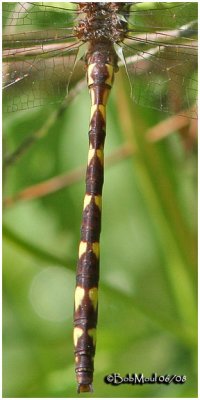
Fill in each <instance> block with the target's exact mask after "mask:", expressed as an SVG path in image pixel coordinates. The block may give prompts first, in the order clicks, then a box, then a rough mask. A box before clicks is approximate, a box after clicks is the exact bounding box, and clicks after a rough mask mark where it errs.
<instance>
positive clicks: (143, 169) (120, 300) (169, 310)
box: [3, 73, 197, 398]
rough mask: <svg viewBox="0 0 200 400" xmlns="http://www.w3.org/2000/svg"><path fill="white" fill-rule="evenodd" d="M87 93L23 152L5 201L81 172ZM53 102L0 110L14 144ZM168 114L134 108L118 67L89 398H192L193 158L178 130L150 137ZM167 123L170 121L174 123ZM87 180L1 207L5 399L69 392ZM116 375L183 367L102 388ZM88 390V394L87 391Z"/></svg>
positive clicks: (10, 170)
mask: <svg viewBox="0 0 200 400" xmlns="http://www.w3.org/2000/svg"><path fill="white" fill-rule="evenodd" d="M89 104H90V100H89V95H88V93H87V89H84V90H82V91H81V92H80V93H79V94H78V95H77V96H76V98H75V99H74V100H73V102H71V103H70V104H69V105H68V107H67V109H66V111H65V112H64V113H62V114H61V115H60V116H59V118H57V119H56V121H55V123H54V124H52V126H51V127H50V129H49V131H48V134H47V135H44V136H43V137H42V138H40V140H38V141H36V142H35V143H34V144H33V145H32V146H31V147H27V151H25V152H24V154H23V156H21V157H19V159H16V160H15V162H14V164H13V165H11V166H9V167H7V168H5V171H4V195H5V198H8V197H10V196H14V195H15V194H16V193H18V192H20V191H21V190H23V189H24V188H27V187H30V186H32V185H35V184H37V183H39V182H43V181H46V180H48V179H50V178H52V177H56V176H59V175H60V174H64V173H66V171H73V170H75V169H76V168H77V167H81V169H83V170H85V165H86V159H87V147H88V140H87V131H88V121H89V115H90V110H89ZM54 110H55V109H54V108H51V107H46V108H43V109H42V110H40V109H37V108H36V109H33V110H26V111H21V112H19V113H17V114H15V113H13V114H9V115H8V116H5V117H4V121H3V122H4V126H3V132H4V136H3V137H4V148H5V151H6V153H11V152H12V151H14V150H15V149H16V148H18V147H19V146H20V143H22V142H23V140H25V138H27V137H29V136H30V135H31V134H33V133H34V132H35V131H37V129H39V128H40V127H41V126H43V125H44V124H45V123H46V122H47V121H48V118H50V116H51V115H52V113H53V112H54ZM166 118H167V116H166V115H164V114H161V113H160V112H157V111H155V110H151V109H146V108H140V107H138V106H135V105H134V104H133V103H132V102H131V100H130V89H129V85H128V81H127V78H126V77H124V75H123V74H120V73H119V74H117V75H116V85H115V87H114V88H113V93H112V94H111V96H110V99H109V104H108V114H107V139H106V146H105V147H106V148H105V157H107V156H109V155H112V154H113V152H114V151H115V150H120V149H123V146H124V144H126V145H127V144H128V148H129V149H134V150H133V151H132V152H131V151H130V152H129V153H128V154H127V155H124V156H123V152H122V157H121V159H118V160H117V161H115V162H114V161H113V162H111V163H109V165H107V167H106V169H105V185H104V192H103V215H102V235H101V278H100V295H99V321H98V332H97V350H96V357H95V373H94V393H93V394H92V397H94V398H95V397H108V398H109V397H125V398H129V397H134V398H140V397H144V398H146V397H147V398H148V397H152V398H153V397H158V398H165V397H181V398H189V397H197V338H196V336H197V329H196V323H197V316H196V308H197V293H196V292H197V284H196V282H197V275H196V263H197V250H196V246H197V244H196V235H197V223H196V221H197V193H196V191H197V178H196V174H197V166H196V151H195V145H194V146H193V147H191V148H190V149H189V150H187V149H186V147H185V146H184V143H185V142H184V137H183V136H181V133H180V131H179V132H178V131H175V130H174V132H173V134H171V135H168V136H167V137H166V138H165V139H162V140H160V141H157V142H156V143H150V142H149V141H147V140H146V133H147V131H148V129H150V128H151V127H153V126H155V125H156V124H157V123H158V122H160V121H161V120H162V119H166ZM172 131H173V129H172ZM84 186H85V184H84V179H82V178H80V179H79V180H76V181H74V183H71V184H70V185H67V186H66V187H65V188H63V189H61V190H59V191H56V190H55V192H52V193H51V194H49V195H48V196H43V197H40V195H39V193H38V196H36V197H35V198H34V199H32V200H29V201H28V200H27V201H22V200H21V201H20V199H18V201H16V202H15V203H13V204H12V205H10V207H8V206H7V207H6V206H5V210H4V225H3V239H4V241H3V397H14V398H15V397H19V398H20V397H32V398H37V397H50V398H54V397H57V398H62V397H67V398H68V397H72V398H76V397H77V393H76V382H75V374H74V360H73V342H72V329H73V315H72V314H73V296H74V287H75V269H76V261H77V251H78V244H79V238H80V221H81V214H82V200H83V196H84V190H85V189H84ZM113 372H116V373H120V374H121V376H124V375H125V374H127V373H131V374H132V373H134V372H135V373H138V374H139V373H141V372H142V373H143V374H144V375H145V376H151V374H152V373H153V372H155V373H157V374H158V375H166V374H167V375H168V374H169V375H171V374H176V375H185V376H186V377H187V380H186V382H185V383H184V384H174V383H172V384H170V385H164V384H163V385H158V384H155V385H153V384H151V385H143V386H141V385H137V386H134V385H131V384H130V385H128V384H127V385H120V386H112V385H106V384H105V382H104V377H105V376H106V375H108V374H111V373H113ZM83 397H91V394H85V395H84V396H83Z"/></svg>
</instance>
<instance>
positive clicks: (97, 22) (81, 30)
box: [75, 3, 127, 43]
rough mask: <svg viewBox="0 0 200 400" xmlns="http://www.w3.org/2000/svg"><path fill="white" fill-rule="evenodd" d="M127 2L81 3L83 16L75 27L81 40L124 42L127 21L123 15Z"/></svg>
mask: <svg viewBox="0 0 200 400" xmlns="http://www.w3.org/2000/svg"><path fill="white" fill-rule="evenodd" d="M124 4H125V3H79V9H80V11H81V17H80V19H79V21H78V24H77V26H76V27H75V33H76V36H77V38H78V39H79V40H82V41H83V42H88V41H105V40H109V41H110V42H112V43H119V42H122V41H123V40H124V38H125V34H126V32H127V22H126V20H125V19H124V17H121V15H120V12H123V7H124Z"/></svg>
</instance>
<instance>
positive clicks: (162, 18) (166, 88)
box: [123, 3, 197, 117]
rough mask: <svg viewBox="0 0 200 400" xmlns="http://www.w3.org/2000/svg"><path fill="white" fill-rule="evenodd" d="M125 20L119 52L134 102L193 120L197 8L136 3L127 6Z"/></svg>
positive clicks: (193, 4) (194, 112) (182, 4)
mask: <svg viewBox="0 0 200 400" xmlns="http://www.w3.org/2000/svg"><path fill="white" fill-rule="evenodd" d="M145 7H150V9H149V8H148V9H145ZM152 7H153V8H152ZM129 21H130V23H129V32H128V38H127V39H126V41H125V44H124V50H123V52H124V56H125V59H126V66H127V70H128V75H129V80H130V83H131V93H132V97H133V99H134V100H135V101H136V103H138V104H140V105H145V106H150V107H153V108H156V109H159V110H162V111H167V112H181V113H185V112H186V113H188V112H190V113H191V116H192V117H195V116H196V111H195V110H194V104H195V103H196V100H197V22H196V21H197V4H196V3H154V4H153V6H152V3H150V5H147V4H146V3H142V4H140V3H138V4H136V5H134V6H132V8H131V12H130V19H129Z"/></svg>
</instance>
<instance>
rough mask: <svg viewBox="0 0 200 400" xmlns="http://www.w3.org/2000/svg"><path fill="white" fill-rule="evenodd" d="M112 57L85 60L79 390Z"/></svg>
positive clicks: (86, 374)
mask: <svg viewBox="0 0 200 400" xmlns="http://www.w3.org/2000/svg"><path fill="white" fill-rule="evenodd" d="M97 47H98V46H97ZM114 59H116V56H115V53H114V48H113V54H112V52H111V53H110V56H109V58H108V53H107V52H104V53H103V52H101V53H100V54H99V52H98V51H96V49H95V48H94V53H93V54H92V53H90V54H89V56H88V61H87V63H88V65H87V78H88V88H89V92H90V96H91V116H90V127H89V152H88V165H87V171H86V193H85V198H84V206H83V217H82V226H81V241H80V246H79V259H78V265H77V282H76V284H77V286H76V291H75V312H74V346H75V363H76V375H77V381H78V385H79V386H78V391H79V392H86V391H92V380H93V370H94V361H93V358H94V354H95V347H96V324H97V313H98V281H99V239H100V231H101V200H102V188H103V178H104V155H103V148H104V140H105V135H106V103H107V99H108V95H109V92H110V89H111V87H112V84H113V80H114V71H115V66H114V64H113V60H114ZM109 62H110V63H109Z"/></svg>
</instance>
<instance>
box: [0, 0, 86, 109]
mask: <svg viewBox="0 0 200 400" xmlns="http://www.w3.org/2000/svg"><path fill="white" fill-rule="evenodd" d="M48 4H49V3H48ZM48 4H47V3H46V4H44V3H3V25H4V37H3V88H4V101H3V105H4V110H5V111H8V112H10V111H17V110H21V109H27V108H31V107H35V106H42V105H44V104H46V103H48V104H49V103H52V102H53V103H56V102H59V101H61V99H63V97H64V96H65V95H66V92H67V86H68V83H69V79H70V77H71V74H72V72H73V69H74V64H75V60H76V55H77V52H78V47H79V45H80V44H78V43H77V41H76V40H75V37H74V34H73V26H74V19H75V18H76V17H77V15H76V12H75V10H73V7H72V5H71V4H69V3H65V5H66V8H64V7H63V8H59V7H55V6H53V4H54V5H55V3H52V5H51V6H50V5H48ZM63 4H64V3H63Z"/></svg>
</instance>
